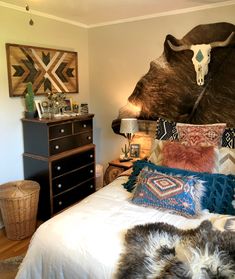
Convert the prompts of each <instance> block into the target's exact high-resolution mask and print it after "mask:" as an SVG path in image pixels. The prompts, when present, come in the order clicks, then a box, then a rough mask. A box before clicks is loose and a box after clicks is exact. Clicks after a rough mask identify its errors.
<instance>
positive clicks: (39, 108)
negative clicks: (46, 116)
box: [34, 100, 43, 119]
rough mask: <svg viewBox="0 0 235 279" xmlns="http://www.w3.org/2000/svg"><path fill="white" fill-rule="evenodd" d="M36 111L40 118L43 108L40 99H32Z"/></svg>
mask: <svg viewBox="0 0 235 279" xmlns="http://www.w3.org/2000/svg"><path fill="white" fill-rule="evenodd" d="M34 103H35V106H36V109H37V112H38V117H39V118H40V119H41V118H42V115H43V108H42V104H41V101H40V100H35V101H34Z"/></svg>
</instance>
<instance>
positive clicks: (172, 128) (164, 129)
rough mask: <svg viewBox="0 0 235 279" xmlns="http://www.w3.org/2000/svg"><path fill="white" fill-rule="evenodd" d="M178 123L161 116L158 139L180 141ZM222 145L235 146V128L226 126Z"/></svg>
mask: <svg viewBox="0 0 235 279" xmlns="http://www.w3.org/2000/svg"><path fill="white" fill-rule="evenodd" d="M176 124H177V123H176V122H173V121H169V120H166V119H163V118H159V120H158V126H157V131H156V139H158V140H177V141H178V140H179V138H178V133H177V129H176ZM222 147H228V148H235V128H225V130H224V133H223V135H222Z"/></svg>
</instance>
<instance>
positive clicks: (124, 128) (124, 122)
mask: <svg viewBox="0 0 235 279" xmlns="http://www.w3.org/2000/svg"><path fill="white" fill-rule="evenodd" d="M138 131H139V128H138V121H137V119H136V118H123V119H121V126H120V133H121V134H134V133H136V132H138Z"/></svg>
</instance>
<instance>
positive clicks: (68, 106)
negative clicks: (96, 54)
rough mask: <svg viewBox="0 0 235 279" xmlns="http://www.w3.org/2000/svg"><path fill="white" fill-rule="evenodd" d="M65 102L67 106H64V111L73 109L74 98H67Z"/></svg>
mask: <svg viewBox="0 0 235 279" xmlns="http://www.w3.org/2000/svg"><path fill="white" fill-rule="evenodd" d="M65 103H66V106H65V107H64V111H65V112H68V111H69V112H71V111H73V100H72V98H66V99H65Z"/></svg>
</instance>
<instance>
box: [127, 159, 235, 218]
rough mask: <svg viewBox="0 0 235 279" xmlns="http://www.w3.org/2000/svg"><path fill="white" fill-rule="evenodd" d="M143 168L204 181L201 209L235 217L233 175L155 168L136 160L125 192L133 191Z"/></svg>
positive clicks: (234, 178) (234, 182) (234, 183)
mask: <svg viewBox="0 0 235 279" xmlns="http://www.w3.org/2000/svg"><path fill="white" fill-rule="evenodd" d="M144 167H148V168H149V169H151V170H156V171H158V172H161V173H164V174H169V175H174V176H194V177H195V178H196V179H198V180H200V181H204V184H203V185H204V187H205V189H206V190H205V191H206V192H205V195H204V196H203V197H202V208H203V209H208V210H209V211H210V212H214V213H219V214H229V215H235V208H234V207H233V206H232V201H233V195H234V188H235V176H234V175H224V174H217V173H215V174H211V173H206V172H193V171H188V170H181V169H174V168H168V167H164V166H157V165H155V164H153V163H150V162H147V161H144V160H138V161H136V162H134V164H133V172H132V174H131V175H130V177H129V179H128V181H127V182H126V183H124V184H123V186H124V188H125V189H127V191H129V192H132V191H133V190H134V189H135V184H136V178H137V176H138V175H139V173H140V171H141V170H142V169H143V168H144Z"/></svg>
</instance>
